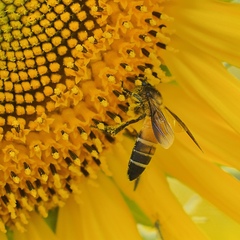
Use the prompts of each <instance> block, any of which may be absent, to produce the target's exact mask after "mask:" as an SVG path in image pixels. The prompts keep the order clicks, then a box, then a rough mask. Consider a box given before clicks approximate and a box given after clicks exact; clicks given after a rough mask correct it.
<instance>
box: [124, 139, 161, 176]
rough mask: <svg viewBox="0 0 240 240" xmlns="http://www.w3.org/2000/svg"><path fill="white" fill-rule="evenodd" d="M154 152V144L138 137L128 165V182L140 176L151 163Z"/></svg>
mask: <svg viewBox="0 0 240 240" xmlns="http://www.w3.org/2000/svg"><path fill="white" fill-rule="evenodd" d="M155 150H156V148H155V144H154V143H152V142H150V141H146V140H144V139H142V138H140V137H139V138H138V139H137V141H136V143H135V145H134V148H133V151H132V154H131V157H130V160H129V163H128V177H129V180H130V181H132V180H134V179H136V178H138V177H139V176H140V175H141V173H142V172H143V171H144V170H145V168H146V166H147V165H148V163H149V162H150V161H151V158H152V155H153V154H154V152H155Z"/></svg>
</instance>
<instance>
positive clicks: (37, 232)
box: [14, 213, 58, 240]
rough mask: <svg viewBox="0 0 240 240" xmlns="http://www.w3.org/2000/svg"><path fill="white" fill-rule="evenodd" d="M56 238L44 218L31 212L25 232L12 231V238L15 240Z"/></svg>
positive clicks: (54, 239)
mask: <svg viewBox="0 0 240 240" xmlns="http://www.w3.org/2000/svg"><path fill="white" fill-rule="evenodd" d="M46 236H47V239H49V240H58V238H57V237H56V235H55V233H53V231H52V230H51V229H50V228H49V226H48V225H47V224H46V222H45V221H44V219H43V218H42V217H41V216H40V215H39V214H37V213H32V215H31V223H30V224H29V225H27V229H26V232H24V233H19V232H18V231H16V232H14V239H17V240H28V239H29V240H32V239H34V240H43V239H46Z"/></svg>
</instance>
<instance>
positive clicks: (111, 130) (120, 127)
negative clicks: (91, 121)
mask: <svg viewBox="0 0 240 240" xmlns="http://www.w3.org/2000/svg"><path fill="white" fill-rule="evenodd" d="M145 116H146V114H145V113H144V114H142V115H140V116H139V117H138V118H135V119H132V120H129V121H127V122H125V123H122V124H120V125H118V126H115V127H114V126H104V129H102V131H103V132H104V133H105V134H109V135H111V136H115V135H116V134H117V133H119V132H120V131H122V130H123V129H124V128H125V127H127V126H129V125H130V124H133V123H136V122H138V121H140V120H142V119H143V118H145Z"/></svg>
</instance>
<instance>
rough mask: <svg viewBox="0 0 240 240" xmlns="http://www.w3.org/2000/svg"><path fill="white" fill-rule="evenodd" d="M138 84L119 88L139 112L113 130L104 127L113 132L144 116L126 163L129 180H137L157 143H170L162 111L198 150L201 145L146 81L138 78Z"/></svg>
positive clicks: (166, 146)
mask: <svg viewBox="0 0 240 240" xmlns="http://www.w3.org/2000/svg"><path fill="white" fill-rule="evenodd" d="M141 83H142V84H141V85H140V86H137V87H136V88H135V90H134V91H133V92H130V91H128V90H127V89H123V90H124V91H125V92H127V94H128V95H130V96H131V97H132V98H133V99H134V101H135V103H136V107H135V109H134V110H135V112H136V113H138V114H140V115H139V117H138V118H136V119H132V120H130V121H127V122H125V123H123V124H121V125H120V126H118V127H117V128H115V129H113V128H111V127H106V129H105V131H106V132H107V133H110V134H111V135H114V134H117V133H118V132H119V131H121V130H122V129H124V128H125V127H127V126H128V125H130V124H132V123H135V122H138V121H140V120H142V119H144V122H143V126H142V129H141V131H140V133H139V134H138V137H137V139H136V142H135V145H134V147H133V150H132V153H131V156H130V160H129V163H128V171H127V174H128V177H129V180H130V181H132V180H135V179H138V178H139V176H140V175H141V174H142V173H143V171H144V170H145V168H146V167H147V165H148V164H149V162H150V161H151V158H152V156H153V155H154V153H155V150H156V145H157V143H159V144H160V145H161V146H162V147H163V148H165V149H168V148H169V147H170V146H171V145H172V144H173V141H174V131H173V129H172V126H171V125H170V123H169V122H168V120H167V118H166V116H165V115H164V113H163V112H164V110H165V111H167V112H169V113H170V115H171V116H172V117H173V118H174V119H175V120H176V121H177V122H178V124H179V125H180V126H181V127H182V128H183V130H184V131H185V132H186V133H187V134H188V136H189V137H190V138H191V139H192V140H193V142H194V143H195V144H196V145H197V146H198V148H199V149H200V150H201V147H200V146H199V144H198V143H197V141H196V140H195V138H194V136H193V135H192V133H191V132H190V130H189V129H188V128H187V126H186V125H185V124H184V122H183V121H182V120H181V119H180V118H179V117H178V116H177V115H176V114H175V113H173V112H172V111H171V110H170V109H168V108H167V107H165V106H164V105H163V100H162V95H161V93H160V92H159V91H158V90H157V89H156V88H155V87H154V86H152V85H150V84H149V83H148V82H147V81H143V80H142V81H141Z"/></svg>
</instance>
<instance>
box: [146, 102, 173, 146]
mask: <svg viewBox="0 0 240 240" xmlns="http://www.w3.org/2000/svg"><path fill="white" fill-rule="evenodd" d="M148 102H149V106H150V111H151V121H152V128H153V132H154V135H155V137H156V139H157V141H158V142H159V143H160V145H161V146H162V147H163V148H166V149H167V148H169V147H170V146H171V145H172V143H173V141H174V132H173V130H172V127H171V126H170V124H169V123H168V121H167V119H166V118H165V116H164V115H163V113H162V111H161V109H160V108H159V105H158V104H156V102H155V100H154V99H153V98H149V99H148Z"/></svg>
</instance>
